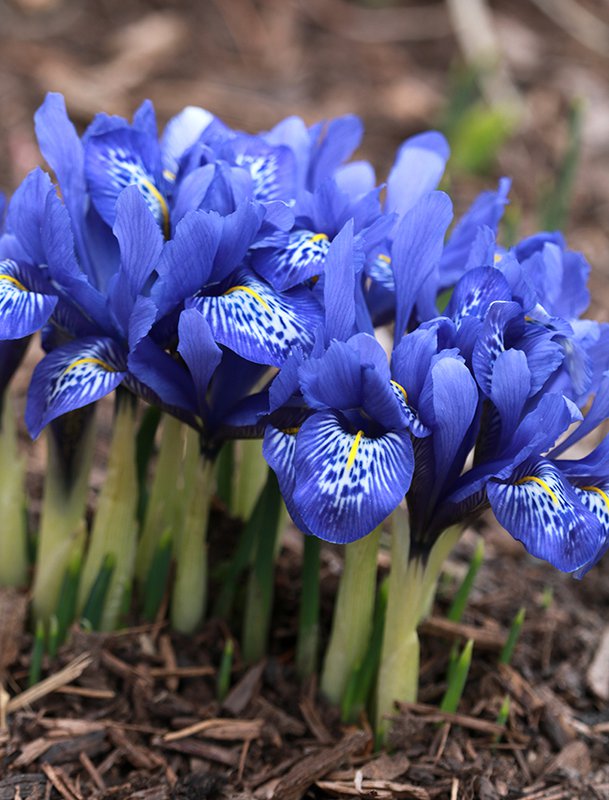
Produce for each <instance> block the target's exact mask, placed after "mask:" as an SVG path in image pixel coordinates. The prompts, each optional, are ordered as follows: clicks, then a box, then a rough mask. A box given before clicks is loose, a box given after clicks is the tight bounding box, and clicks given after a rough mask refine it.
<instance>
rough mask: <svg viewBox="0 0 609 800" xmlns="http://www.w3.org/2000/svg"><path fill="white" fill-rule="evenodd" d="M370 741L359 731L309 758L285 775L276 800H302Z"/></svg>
mask: <svg viewBox="0 0 609 800" xmlns="http://www.w3.org/2000/svg"><path fill="white" fill-rule="evenodd" d="M369 741H370V735H369V734H368V733H366V732H365V731H357V732H356V733H352V734H351V735H350V736H345V738H344V739H342V741H340V742H339V743H338V744H337V745H335V746H334V747H330V748H324V749H323V750H320V751H319V752H318V753H315V754H314V755H311V756H307V757H305V758H303V759H302V761H300V762H299V763H298V764H295V765H294V766H293V767H292V769H291V770H290V771H289V772H288V773H287V775H284V776H283V778H282V779H281V780H280V781H279V783H278V784H277V786H276V787H275V791H274V793H273V798H274V800H301V798H302V797H303V796H304V794H305V792H306V791H307V789H308V788H309V786H311V785H312V784H314V783H316V782H317V781H318V780H320V779H321V778H323V776H324V775H326V774H327V773H328V772H330V771H331V770H333V769H337V768H338V767H340V765H341V764H342V763H343V762H344V761H346V760H347V759H348V758H349V756H352V755H354V754H355V753H358V752H360V751H361V750H363V749H364V748H365V747H366V745H367V744H368V743H369Z"/></svg>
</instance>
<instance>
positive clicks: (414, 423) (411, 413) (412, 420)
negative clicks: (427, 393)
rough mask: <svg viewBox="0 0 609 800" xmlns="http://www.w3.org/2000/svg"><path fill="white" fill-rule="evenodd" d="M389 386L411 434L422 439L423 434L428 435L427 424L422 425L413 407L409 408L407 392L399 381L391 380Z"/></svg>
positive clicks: (429, 431)
mask: <svg viewBox="0 0 609 800" xmlns="http://www.w3.org/2000/svg"><path fill="white" fill-rule="evenodd" d="M391 388H392V389H393V392H394V394H395V396H396V397H397V399H398V402H399V404H400V410H401V411H402V414H403V415H404V420H405V422H406V426H407V428H408V430H409V431H410V432H411V433H412V435H413V436H416V437H417V439H423V438H424V437H425V436H429V434H430V433H431V430H430V429H429V428H428V427H427V425H424V424H423V423H422V422H421V420H420V419H419V415H418V414H417V412H416V411H415V410H414V408H411V406H409V405H408V393H407V392H406V389H404V387H403V386H402V384H401V383H398V382H397V381H394V380H392V381H391Z"/></svg>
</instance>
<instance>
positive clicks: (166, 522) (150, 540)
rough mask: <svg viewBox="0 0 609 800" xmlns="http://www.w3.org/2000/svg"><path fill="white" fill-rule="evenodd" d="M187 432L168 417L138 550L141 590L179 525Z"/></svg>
mask: <svg viewBox="0 0 609 800" xmlns="http://www.w3.org/2000/svg"><path fill="white" fill-rule="evenodd" d="M185 428H186V426H185V425H184V424H183V423H182V422H180V421H179V420H178V419H176V418H175V417H172V416H170V415H169V414H166V415H165V417H164V419H163V432H162V436H161V444H160V447H159V456H158V459H157V463H156V466H155V471H154V478H153V481H152V487H151V489H150V494H149V496H148V504H147V506H146V515H145V517H144V525H143V528H142V534H141V536H140V541H139V544H138V549H137V557H136V565H135V569H136V577H137V579H138V581H139V583H140V586H145V584H146V581H147V577H148V574H149V572H150V567H151V565H152V562H153V559H154V554H155V553H156V551H157V549H158V546H159V543H160V541H161V538H162V537H163V535H164V534H165V533H166V532H167V531H173V530H174V529H175V527H176V526H178V524H179V511H180V509H179V506H180V504H179V501H178V497H179V489H180V486H179V485H176V484H179V483H180V481H181V480H182V479H183V475H182V459H183V458H184V444H185Z"/></svg>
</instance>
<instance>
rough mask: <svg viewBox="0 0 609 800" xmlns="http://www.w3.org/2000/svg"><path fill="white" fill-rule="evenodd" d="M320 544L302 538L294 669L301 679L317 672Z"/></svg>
mask: <svg viewBox="0 0 609 800" xmlns="http://www.w3.org/2000/svg"><path fill="white" fill-rule="evenodd" d="M320 551H321V541H320V540H319V539H318V538H317V537H315V536H306V535H305V537H304V556H303V564H302V595H301V600H300V611H299V617H298V643H297V646H296V668H297V670H298V675H299V676H300V678H301V680H304V679H306V678H309V677H310V676H311V675H313V673H314V672H315V670H316V669H317V656H318V650H319V554H320Z"/></svg>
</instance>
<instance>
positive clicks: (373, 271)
mask: <svg viewBox="0 0 609 800" xmlns="http://www.w3.org/2000/svg"><path fill="white" fill-rule="evenodd" d="M366 275H367V276H368V277H369V278H372V280H373V281H375V283H379V284H380V285H381V286H383V287H384V288H385V289H387V291H388V292H395V278H394V277H393V267H392V266H391V256H390V255H389V254H388V253H378V254H377V255H376V256H374V257H373V258H371V259H370V260H369V261H368V263H367V264H366Z"/></svg>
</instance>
